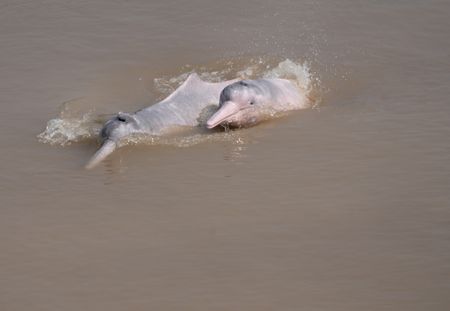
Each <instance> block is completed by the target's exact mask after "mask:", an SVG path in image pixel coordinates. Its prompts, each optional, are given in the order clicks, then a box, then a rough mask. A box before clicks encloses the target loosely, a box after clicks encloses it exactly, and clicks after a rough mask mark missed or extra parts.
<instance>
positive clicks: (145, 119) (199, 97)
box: [86, 73, 237, 169]
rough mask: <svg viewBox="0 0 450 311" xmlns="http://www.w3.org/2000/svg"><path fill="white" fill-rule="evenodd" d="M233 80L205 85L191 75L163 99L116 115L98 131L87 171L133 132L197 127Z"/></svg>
mask: <svg viewBox="0 0 450 311" xmlns="http://www.w3.org/2000/svg"><path fill="white" fill-rule="evenodd" d="M235 81H237V80H236V79H235V80H229V81H224V82H220V83H210V82H205V81H203V80H201V79H200V77H199V76H198V75H197V74H196V73H193V74H191V75H189V77H188V78H187V79H186V81H185V82H184V83H183V84H182V85H180V87H178V88H177V89H176V90H175V91H174V92H173V93H172V94H171V95H169V96H168V97H167V98H165V99H164V100H162V101H160V102H159V103H156V104H154V105H152V106H149V107H147V108H144V109H141V110H139V111H137V112H135V113H131V114H130V113H123V112H119V113H118V114H117V115H116V116H115V117H113V118H112V119H110V120H108V121H107V122H106V123H105V124H104V126H103V128H102V130H101V132H100V138H101V140H102V146H101V147H100V149H99V150H98V151H97V152H96V153H95V154H94V156H93V157H92V158H91V159H90V161H89V162H88V163H87V165H86V168H87V169H90V168H93V167H94V166H96V165H97V164H98V163H100V162H101V161H103V160H104V159H105V158H106V157H107V156H108V155H110V154H111V153H112V152H113V151H114V150H115V149H116V148H117V146H118V143H119V141H120V140H121V139H123V138H126V137H127V136H130V135H132V134H135V133H140V134H148V135H155V136H160V135H163V134H164V133H165V132H167V130H169V129H170V128H173V127H176V126H196V125H198V118H199V116H200V113H201V112H202V110H203V109H204V108H206V107H207V106H209V105H217V103H218V102H219V96H220V93H221V91H222V90H223V89H224V88H225V87H226V86H228V85H230V84H232V83H233V82H235Z"/></svg>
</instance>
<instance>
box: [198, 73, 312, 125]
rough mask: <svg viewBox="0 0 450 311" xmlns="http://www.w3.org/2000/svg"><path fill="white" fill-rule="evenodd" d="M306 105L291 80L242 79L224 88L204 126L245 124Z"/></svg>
mask: <svg viewBox="0 0 450 311" xmlns="http://www.w3.org/2000/svg"><path fill="white" fill-rule="evenodd" d="M305 106H306V103H305V96H304V95H302V94H301V93H300V90H299V89H298V88H297V87H296V86H295V85H294V83H292V82H291V81H290V80H286V79H277V78H274V79H257V80H242V81H239V82H235V83H233V84H230V85H228V86H227V87H225V88H224V89H223V91H222V92H221V94H220V103H219V109H218V110H217V111H216V113H214V114H213V115H212V116H211V117H210V118H209V119H208V121H207V122H206V126H207V128H209V129H211V128H213V127H216V126H217V125H219V124H228V125H231V126H234V127H248V126H252V125H254V124H256V123H258V122H260V121H262V120H264V119H267V118H268V117H270V116H273V115H274V114H276V113H279V112H282V111H289V110H296V109H301V108H304V107H305Z"/></svg>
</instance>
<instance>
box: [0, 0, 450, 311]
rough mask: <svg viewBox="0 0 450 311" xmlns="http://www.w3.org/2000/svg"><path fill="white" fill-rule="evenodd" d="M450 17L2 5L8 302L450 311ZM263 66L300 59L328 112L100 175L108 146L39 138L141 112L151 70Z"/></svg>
mask: <svg viewBox="0 0 450 311" xmlns="http://www.w3.org/2000/svg"><path fill="white" fill-rule="evenodd" d="M449 16H450V4H449V2H448V1H437V0H436V1H435V0H430V1H367V0H366V1H354V0H344V1H287V0H280V1H244V2H238V1H221V2H219V1H215V2H214V3H213V2H210V1H204V0H194V1H181V0H180V1H172V0H168V1H162V2H157V1H153V2H151V1H122V2H120V1H99V0H96V1H67V0H63V1H3V2H2V3H1V4H0V29H1V31H0V42H1V45H0V70H1V75H0V104H1V107H2V110H3V113H2V121H1V124H2V126H1V130H2V135H0V143H1V150H2V151H1V153H0V157H1V158H0V160H1V163H2V174H1V178H0V189H1V193H0V194H1V199H0V247H1V252H0V309H1V310H46V311H47V310H255V311H256V310H258V311H261V310H343V311H344V310H345V311H348V310H408V311H409V310H449V309H450V297H449V292H450V203H449V201H450V168H449V163H450V140H449V137H450V102H449V95H450V91H449V81H450V39H449V33H450V19H449ZM259 58H265V59H266V58H269V59H279V60H286V59H293V60H297V61H300V62H307V63H308V64H309V66H310V70H311V73H312V74H313V76H314V77H315V78H317V81H316V85H315V92H316V93H317V94H319V97H320V103H319V104H318V106H317V107H315V108H313V109H307V110H303V111H299V112H297V113H294V114H292V115H290V116H288V117H285V118H281V119H277V120H273V121H270V122H267V123H264V124H261V125H259V126H256V127H254V128H251V129H245V130H240V131H235V132H233V133H232V135H233V136H232V137H231V139H224V136H222V137H221V138H220V139H210V140H209V139H204V141H202V142H201V143H198V144H197V143H196V144H188V145H189V146H188V147H180V146H178V145H173V144H153V145H142V144H137V145H132V146H128V147H125V148H123V149H121V150H119V151H118V152H116V153H115V154H114V155H113V156H112V157H111V158H110V159H108V160H107V161H105V162H104V163H103V164H102V165H100V166H99V167H98V168H97V169H95V170H92V171H86V170H84V169H83V165H84V164H85V163H86V161H87V160H88V159H89V157H90V156H91V155H92V154H93V152H94V151H95V149H96V147H97V145H96V142H95V140H93V139H86V140H82V141H80V142H77V143H73V144H71V145H68V146H61V145H58V144H56V145H49V144H45V143H41V142H40V141H39V140H38V138H37V135H38V134H39V133H41V132H42V131H43V130H44V129H45V126H46V123H47V121H49V120H50V119H52V118H55V117H58V116H59V114H60V111H61V105H62V103H64V102H66V101H70V100H73V99H76V98H90V102H89V104H91V105H94V106H95V108H96V109H97V110H96V111H97V113H98V114H102V113H105V114H108V113H114V112H117V111H119V110H122V111H133V110H136V109H138V108H141V107H145V106H146V105H148V104H150V103H152V102H155V101H156V100H157V99H159V98H160V97H161V95H162V93H164V92H162V93H158V92H157V91H155V90H156V89H157V88H155V80H154V79H155V78H157V77H178V75H179V74H181V73H183V72H185V71H186V70H187V69H186V68H196V70H200V71H203V72H205V73H209V74H213V73H214V72H215V71H219V72H222V73H223V72H225V71H226V69H227V68H228V67H227V66H229V65H227V61H225V60H230V59H231V60H234V61H235V62H236V63H239V64H240V65H239V66H241V69H242V68H246V66H250V62H251V60H253V61H254V60H257V59H259ZM247 62H248V64H247ZM221 64H222V65H221ZM186 66H187V67H186ZM189 66H193V67H189ZM317 94H316V95H317ZM94 98H95V99H94ZM217 135H223V134H220V133H219V134H217ZM213 137H214V136H213Z"/></svg>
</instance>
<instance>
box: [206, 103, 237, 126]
mask: <svg viewBox="0 0 450 311" xmlns="http://www.w3.org/2000/svg"><path fill="white" fill-rule="evenodd" d="M239 110H240V107H239V105H238V104H236V103H235V102H232V101H227V102H225V103H224V104H223V105H222V106H221V107H220V108H219V110H217V111H216V113H214V114H213V115H212V116H211V118H209V119H208V121H206V127H207V128H209V129H212V128H213V127H216V126H217V125H219V124H220V123H222V122H224V121H226V120H227V119H228V118H229V117H231V116H232V115H234V114H236V113H237V112H239Z"/></svg>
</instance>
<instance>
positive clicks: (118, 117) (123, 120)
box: [117, 116, 126, 122]
mask: <svg viewBox="0 0 450 311" xmlns="http://www.w3.org/2000/svg"><path fill="white" fill-rule="evenodd" d="M117 120H118V121H120V122H126V120H125V119H124V117H121V116H117Z"/></svg>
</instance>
